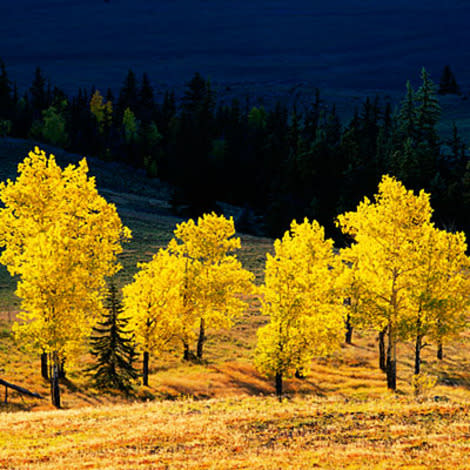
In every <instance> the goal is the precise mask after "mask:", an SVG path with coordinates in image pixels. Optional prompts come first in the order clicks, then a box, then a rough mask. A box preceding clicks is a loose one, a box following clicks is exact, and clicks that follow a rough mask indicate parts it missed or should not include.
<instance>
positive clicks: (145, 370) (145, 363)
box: [142, 351, 149, 387]
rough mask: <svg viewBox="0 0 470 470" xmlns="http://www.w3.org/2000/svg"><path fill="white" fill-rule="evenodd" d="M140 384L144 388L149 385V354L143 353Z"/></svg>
mask: <svg viewBox="0 0 470 470" xmlns="http://www.w3.org/2000/svg"><path fill="white" fill-rule="evenodd" d="M142 384H143V385H144V386H146V387H148V385H149V353H148V352H147V351H145V352H144V357H143V360H142Z"/></svg>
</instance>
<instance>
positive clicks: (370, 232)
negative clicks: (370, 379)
mask: <svg viewBox="0 0 470 470" xmlns="http://www.w3.org/2000/svg"><path fill="white" fill-rule="evenodd" d="M374 198H375V201H374V202H372V201H370V200H369V199H368V198H364V200H363V201H362V202H361V203H360V204H359V206H358V207H357V210H356V211H355V212H347V213H345V214H343V215H340V216H339V217H338V221H337V223H338V225H339V226H340V227H341V230H342V231H343V233H345V234H347V235H350V236H351V237H352V239H353V240H354V243H353V244H352V246H351V247H350V248H346V249H344V250H342V251H341V256H342V258H343V260H345V261H346V262H347V263H351V264H352V265H354V266H355V269H357V271H356V272H355V277H356V279H357V281H358V283H359V284H360V285H361V286H362V288H363V289H364V290H365V292H363V294H364V296H365V298H366V301H365V302H364V304H365V305H366V306H368V308H366V309H365V310H364V311H363V315H364V316H365V317H363V321H364V322H367V323H368V324H369V325H371V326H372V327H374V328H376V329H377V330H379V331H382V330H384V328H387V337H388V346H387V361H388V362H387V383H388V386H389V388H391V389H395V388H396V345H397V342H398V340H399V338H400V327H401V325H402V324H403V322H404V321H405V320H406V318H407V317H408V316H409V315H410V313H411V312H412V310H413V304H412V302H411V299H410V295H409V292H410V288H411V287H412V286H413V284H414V282H415V279H416V276H417V273H418V271H419V270H420V269H421V266H422V263H423V253H422V250H421V247H422V243H423V237H424V236H425V234H426V231H427V230H429V229H431V214H432V210H431V205H430V202H429V194H427V193H425V192H424V191H421V192H420V193H419V194H418V195H415V194H414V193H413V191H409V190H407V189H406V188H405V187H404V186H403V184H402V183H400V182H399V181H397V180H396V179H395V178H393V177H390V176H383V178H382V181H381V182H380V184H379V188H378V193H377V194H376V195H375V197H374ZM355 263H356V264H355ZM367 316H368V318H366V317H367Z"/></svg>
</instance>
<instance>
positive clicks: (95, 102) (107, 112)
mask: <svg viewBox="0 0 470 470" xmlns="http://www.w3.org/2000/svg"><path fill="white" fill-rule="evenodd" d="M90 112H91V114H93V116H94V117H95V119H96V123H97V125H98V130H99V132H100V134H103V133H104V132H105V129H109V128H110V127H111V124H112V120H113V104H112V103H111V101H106V102H104V101H103V97H102V96H101V93H100V92H99V91H98V90H96V91H95V92H94V93H93V96H92V97H91V100H90Z"/></svg>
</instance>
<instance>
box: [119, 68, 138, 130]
mask: <svg viewBox="0 0 470 470" xmlns="http://www.w3.org/2000/svg"><path fill="white" fill-rule="evenodd" d="M137 107H138V89H137V79H136V77H135V73H134V72H133V71H132V70H129V72H127V75H126V78H125V80H124V83H123V85H122V88H121V90H120V92H119V97H118V101H117V107H116V108H117V109H116V113H115V122H116V124H118V125H120V124H121V123H122V116H123V115H124V111H125V110H126V108H129V109H130V110H131V111H132V112H133V113H135V111H136V109H137Z"/></svg>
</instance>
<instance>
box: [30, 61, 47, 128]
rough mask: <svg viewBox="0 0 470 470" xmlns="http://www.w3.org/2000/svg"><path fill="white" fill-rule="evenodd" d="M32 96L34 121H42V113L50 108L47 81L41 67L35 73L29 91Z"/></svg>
mask: <svg viewBox="0 0 470 470" xmlns="http://www.w3.org/2000/svg"><path fill="white" fill-rule="evenodd" d="M29 92H30V95H31V100H30V103H31V107H32V110H33V117H34V119H40V117H41V112H42V111H43V110H45V109H46V108H47V106H48V97H47V95H48V92H47V89H46V79H45V78H44V75H43V74H42V71H41V69H40V68H39V67H37V68H36V70H35V72H34V79H33V82H32V84H31V87H30V89H29Z"/></svg>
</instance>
